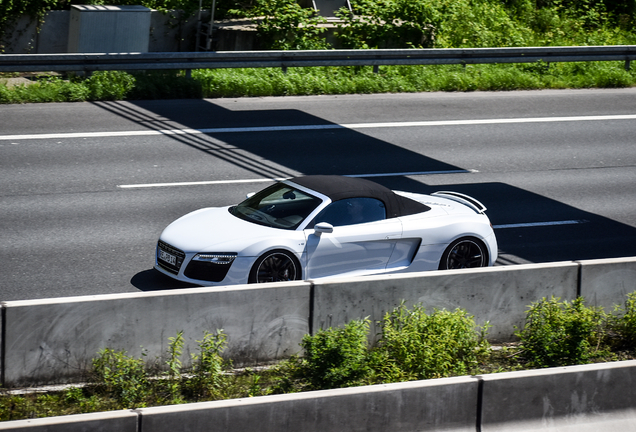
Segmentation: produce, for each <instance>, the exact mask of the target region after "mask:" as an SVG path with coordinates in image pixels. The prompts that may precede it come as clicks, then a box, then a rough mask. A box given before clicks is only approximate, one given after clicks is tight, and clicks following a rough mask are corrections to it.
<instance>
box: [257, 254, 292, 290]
mask: <svg viewBox="0 0 636 432" xmlns="http://www.w3.org/2000/svg"><path fill="white" fill-rule="evenodd" d="M291 280H296V264H295V263H294V260H293V259H291V258H290V257H289V256H287V255H286V254H284V253H278V252H277V253H273V254H271V255H269V256H267V258H265V259H264V260H263V261H262V262H261V264H260V265H259V266H258V269H257V271H256V282H257V283H263V282H285V281H291Z"/></svg>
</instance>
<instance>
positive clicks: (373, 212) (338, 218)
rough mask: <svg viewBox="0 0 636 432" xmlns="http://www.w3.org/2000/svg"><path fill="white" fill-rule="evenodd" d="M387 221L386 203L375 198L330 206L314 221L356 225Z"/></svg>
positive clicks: (341, 202) (353, 199) (348, 200)
mask: <svg viewBox="0 0 636 432" xmlns="http://www.w3.org/2000/svg"><path fill="white" fill-rule="evenodd" d="M383 219H386V208H385V206H384V203H383V202H382V201H380V200H377V199H375V198H348V199H343V200H340V201H335V202H332V203H331V204H329V205H328V206H327V207H325V209H324V210H323V211H321V212H320V213H319V214H318V216H316V218H315V219H314V224H316V223H319V222H327V223H330V224H331V225H333V226H335V227H336V226H345V225H354V224H361V223H368V222H375V221H379V220H383Z"/></svg>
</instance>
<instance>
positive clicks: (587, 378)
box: [481, 361, 636, 432]
mask: <svg viewBox="0 0 636 432" xmlns="http://www.w3.org/2000/svg"><path fill="white" fill-rule="evenodd" d="M481 378H482V380H483V394H482V414H481V418H482V423H481V431H482V432H504V431H505V432H508V431H515V432H525V431H546V432H548V431H550V432H566V431H567V432H575V431H576V432H605V431H607V432H610V431H611V432H616V431H628V430H636V361H624V362H616V363H600V364H592V365H583V366H569V367H559V368H550V369H539V370H531V371H523V372H507V373H500V374H492V375H483V376H482V377H481Z"/></svg>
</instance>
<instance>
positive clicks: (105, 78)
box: [85, 71, 135, 100]
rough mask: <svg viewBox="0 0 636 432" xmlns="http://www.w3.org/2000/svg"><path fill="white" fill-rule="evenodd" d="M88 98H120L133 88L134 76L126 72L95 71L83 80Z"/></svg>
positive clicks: (123, 97)
mask: <svg viewBox="0 0 636 432" xmlns="http://www.w3.org/2000/svg"><path fill="white" fill-rule="evenodd" d="M85 84H86V87H87V88H88V92H89V93H88V99H89V100H121V99H126V97H127V96H128V93H129V92H130V91H131V90H132V89H133V88H135V78H134V77H133V76H132V75H131V74H129V73H126V72H121V71H104V72H95V73H93V74H92V75H91V76H90V78H88V79H87V80H86V82H85Z"/></svg>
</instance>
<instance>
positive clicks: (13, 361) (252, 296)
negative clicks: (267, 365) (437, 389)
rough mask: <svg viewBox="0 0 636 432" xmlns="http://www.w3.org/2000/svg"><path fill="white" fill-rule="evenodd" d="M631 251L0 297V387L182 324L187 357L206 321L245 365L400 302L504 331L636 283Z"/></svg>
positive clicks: (133, 347) (66, 373)
mask: <svg viewBox="0 0 636 432" xmlns="http://www.w3.org/2000/svg"><path fill="white" fill-rule="evenodd" d="M635 283H636V258H629V259H613V260H602V261H583V262H581V263H572V262H566V263H548V264H531V265H519V266H505V267H494V268H481V269H472V270H459V271H441V272H425V273H413V274H399V275H384V276H373V277H360V278H355V279H347V280H323V281H316V282H313V283H312V282H294V283H279V284H266V285H258V286H256V285H243V286H235V287H218V288H191V289H185V290H172V291H155V292H146V293H134V294H133V293H131V294H114V295H103V296H91V297H73V298H56V299H45V300H28V301H12V302H5V303H2V308H3V309H2V313H3V319H2V326H3V329H2V335H3V336H2V337H3V340H2V344H0V346H2V347H3V350H4V352H3V353H2V359H3V363H2V373H3V383H4V385H5V386H9V387H10V386H18V385H23V384H44V383H51V382H63V381H65V380H77V379H78V378H79V379H81V376H82V373H83V372H84V371H85V370H86V369H87V368H88V367H89V366H90V364H91V359H92V358H93V357H95V355H96V353H97V352H98V351H99V350H101V349H104V348H111V349H116V350H125V351H127V352H128V354H129V355H132V356H135V357H139V356H140V354H141V349H142V348H141V347H143V349H144V350H146V352H147V358H148V359H151V360H152V359H154V358H158V357H161V356H163V355H165V353H166V351H167V348H168V343H169V341H168V338H169V337H173V336H175V335H176V334H177V332H178V331H181V330H183V331H184V334H185V342H186V344H185V348H184V357H183V358H184V360H187V359H189V358H190V356H189V354H190V353H191V352H195V351H196V350H197V343H196V340H201V338H202V337H203V332H204V331H211V332H213V331H215V330H216V329H224V331H225V333H226V334H227V335H228V343H229V344H228V348H227V350H226V352H225V356H226V357H229V358H231V359H233V360H234V362H235V364H237V365H241V364H243V365H253V364H256V363H259V362H268V361H273V360H277V359H281V358H285V357H288V356H290V355H292V354H295V353H297V352H299V351H300V342H301V340H302V337H303V336H304V335H305V334H307V333H309V332H315V331H317V330H318V329H321V328H327V327H330V326H332V327H337V326H341V325H344V324H346V323H347V322H349V321H350V320H353V319H361V318H365V317H369V318H370V319H371V320H372V321H373V326H374V327H373V328H372V329H371V330H372V331H371V332H370V334H371V335H375V334H377V333H378V331H379V328H378V327H377V326H376V324H375V321H379V320H381V319H382V317H383V315H384V314H385V313H386V312H388V311H390V310H392V309H393V308H394V307H395V306H397V305H399V304H400V302H401V301H402V300H404V301H405V304H406V306H407V307H412V306H413V305H414V304H418V303H421V304H422V305H423V306H425V307H426V308H427V309H429V310H432V308H439V309H441V308H446V309H451V310H453V309H455V308H458V307H460V308H463V309H465V310H466V311H468V313H470V314H471V315H473V316H474V317H475V321H476V323H477V324H479V325H481V324H483V323H485V322H486V321H490V324H491V325H492V328H491V329H490V330H489V339H490V340H491V341H497V340H499V341H505V340H510V339H512V338H513V333H514V331H515V328H514V326H517V327H518V328H522V327H523V324H524V319H525V313H526V311H527V307H528V305H530V304H531V303H532V302H536V301H538V300H540V299H541V298H543V297H550V296H556V297H560V298H561V299H567V300H572V299H574V298H576V296H577V293H578V291H579V290H580V291H581V293H582V294H583V295H584V296H585V297H586V298H589V299H593V301H594V302H597V303H599V304H600V303H602V304H603V305H605V306H606V307H607V308H611V307H612V305H613V304H622V303H624V301H625V294H626V293H627V292H631V291H636V287H635V286H634V284H635Z"/></svg>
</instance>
